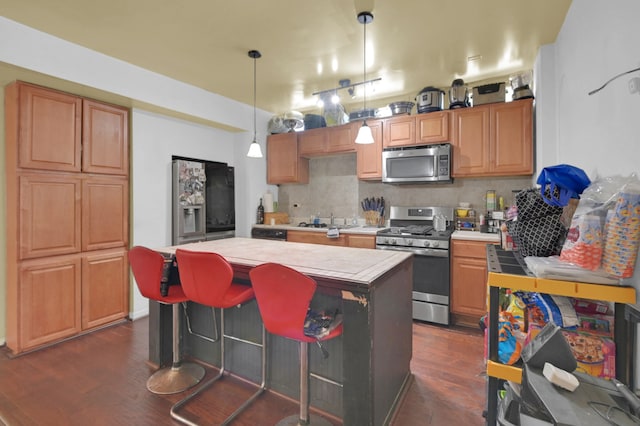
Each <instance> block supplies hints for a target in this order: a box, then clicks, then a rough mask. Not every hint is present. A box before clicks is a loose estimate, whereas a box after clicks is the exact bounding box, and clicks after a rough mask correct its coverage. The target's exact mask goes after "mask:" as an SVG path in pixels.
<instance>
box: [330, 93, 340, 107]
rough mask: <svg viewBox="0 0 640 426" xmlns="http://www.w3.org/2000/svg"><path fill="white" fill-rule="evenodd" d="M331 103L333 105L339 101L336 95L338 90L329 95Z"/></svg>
mask: <svg viewBox="0 0 640 426" xmlns="http://www.w3.org/2000/svg"><path fill="white" fill-rule="evenodd" d="M331 103H332V104H334V105H338V104H339V103H340V96H338V92H336V93H334V94H333V95H331Z"/></svg>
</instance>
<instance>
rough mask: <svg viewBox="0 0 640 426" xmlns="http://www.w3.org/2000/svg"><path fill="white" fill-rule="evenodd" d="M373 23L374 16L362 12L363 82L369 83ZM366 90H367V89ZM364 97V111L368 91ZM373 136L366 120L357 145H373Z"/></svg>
mask: <svg viewBox="0 0 640 426" xmlns="http://www.w3.org/2000/svg"><path fill="white" fill-rule="evenodd" d="M372 21H373V15H372V14H371V12H360V13H359V14H358V22H360V23H361V24H362V27H363V28H364V42H363V46H364V48H363V52H364V60H363V67H362V68H363V75H364V77H363V79H362V80H363V81H365V82H366V81H367V24H369V23H370V22H372ZM365 89H366V88H365ZM363 93H364V95H363V96H364V97H363V111H364V110H365V109H366V108H367V91H366V90H364V92H363ZM373 142H374V140H373V134H372V133H371V127H369V126H367V119H366V118H365V119H364V121H363V122H362V126H361V127H360V130H358V136H356V143H357V144H372V143H373Z"/></svg>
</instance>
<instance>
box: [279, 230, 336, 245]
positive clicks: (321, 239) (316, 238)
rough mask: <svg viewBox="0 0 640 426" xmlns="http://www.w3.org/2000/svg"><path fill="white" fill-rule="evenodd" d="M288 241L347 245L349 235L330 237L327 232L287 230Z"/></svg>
mask: <svg viewBox="0 0 640 426" xmlns="http://www.w3.org/2000/svg"><path fill="white" fill-rule="evenodd" d="M287 241H290V242H294V243H308V244H324V245H327V246H342V247H344V246H346V245H347V237H346V235H344V234H341V235H340V236H339V237H338V238H328V237H327V234H326V233H325V232H307V231H287Z"/></svg>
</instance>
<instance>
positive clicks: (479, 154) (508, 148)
mask: <svg viewBox="0 0 640 426" xmlns="http://www.w3.org/2000/svg"><path fill="white" fill-rule="evenodd" d="M532 105H533V99H523V100H519V101H513V102H504V103H495V104H489V105H481V106H477V107H472V108H462V109H458V110H455V111H454V112H453V115H452V119H453V126H452V127H453V145H454V153H453V173H452V174H453V176H454V177H467V176H469V177H470V176H527V175H531V174H533V116H532V108H533V107H532Z"/></svg>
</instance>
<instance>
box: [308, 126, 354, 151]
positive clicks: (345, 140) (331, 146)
mask: <svg viewBox="0 0 640 426" xmlns="http://www.w3.org/2000/svg"><path fill="white" fill-rule="evenodd" d="M298 149H299V152H300V156H301V157H313V156H322V155H328V154H340V153H347V152H355V150H356V143H355V134H354V133H352V126H351V125H350V124H344V125H341V126H332V127H319V128H317V129H309V130H305V131H304V132H300V133H298Z"/></svg>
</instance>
